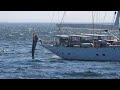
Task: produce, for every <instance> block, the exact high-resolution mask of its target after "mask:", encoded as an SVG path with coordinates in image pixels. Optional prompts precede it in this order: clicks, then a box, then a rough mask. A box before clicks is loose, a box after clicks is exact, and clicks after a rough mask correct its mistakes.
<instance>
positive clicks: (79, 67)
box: [0, 23, 120, 79]
mask: <svg viewBox="0 0 120 90" xmlns="http://www.w3.org/2000/svg"><path fill="white" fill-rule="evenodd" d="M34 31H35V32H37V34H38V36H39V37H40V38H42V39H46V40H49V41H50V40H52V38H51V37H52V36H53V35H55V34H57V32H58V29H57V27H56V26H55V24H51V25H50V24H45V23H0V79H119V78H120V62H112V61H106V62H100V61H78V60H72V61H69V60H63V59H61V58H60V57H58V56H56V55H54V54H53V53H51V52H50V51H48V50H46V49H45V48H43V47H41V46H40V45H39V44H38V45H37V47H36V51H35V59H34V60H33V59H32V57H31V50H32V32H34ZM78 32H79V33H81V32H83V33H84V32H87V31H85V30H84V31H83V30H78V31H76V30H73V31H72V30H71V31H67V30H64V31H63V33H78ZM90 32H91V31H90Z"/></svg>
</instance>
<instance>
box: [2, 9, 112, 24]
mask: <svg viewBox="0 0 120 90" xmlns="http://www.w3.org/2000/svg"><path fill="white" fill-rule="evenodd" d="M54 12H55V14H54V18H53V21H52V17H53V13H54ZM105 12H106V11H100V12H97V11H96V12H95V16H96V18H95V22H103V18H104V15H105ZM62 15H63V11H59V12H58V11H0V22H51V21H52V22H60V20H61V18H62ZM113 15H114V11H107V15H106V18H105V22H110V23H111V22H112V19H113ZM64 22H83V23H86V22H88V23H89V22H92V11H67V12H66V15H65V18H64Z"/></svg>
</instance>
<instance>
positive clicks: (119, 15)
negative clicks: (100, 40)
mask: <svg viewBox="0 0 120 90" xmlns="http://www.w3.org/2000/svg"><path fill="white" fill-rule="evenodd" d="M119 20H120V11H118V12H117V16H116V20H115V23H114V25H115V26H118V27H119Z"/></svg>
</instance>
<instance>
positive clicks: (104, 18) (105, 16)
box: [101, 11, 107, 30]
mask: <svg viewBox="0 0 120 90" xmlns="http://www.w3.org/2000/svg"><path fill="white" fill-rule="evenodd" d="M106 15H107V11H106V12H105V15H104V17H103V24H102V26H101V30H102V28H103V26H104V21H105V18H106Z"/></svg>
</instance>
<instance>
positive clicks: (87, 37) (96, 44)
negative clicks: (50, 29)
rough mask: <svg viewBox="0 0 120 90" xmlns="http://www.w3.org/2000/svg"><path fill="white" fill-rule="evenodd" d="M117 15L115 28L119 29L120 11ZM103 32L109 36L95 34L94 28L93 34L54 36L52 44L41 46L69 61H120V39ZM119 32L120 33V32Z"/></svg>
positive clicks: (43, 43) (44, 43)
mask: <svg viewBox="0 0 120 90" xmlns="http://www.w3.org/2000/svg"><path fill="white" fill-rule="evenodd" d="M116 14H117V16H116V19H115V23H114V26H118V27H119V17H120V11H118V12H117V13H115V15H116ZM59 28H60V27H59ZM102 31H104V32H106V33H108V34H109V35H104V34H95V33H94V27H93V34H77V35H76V34H75V35H73V34H72V35H64V34H63V35H61V34H59V35H55V36H54V37H55V38H54V41H52V42H49V43H46V42H44V41H42V44H41V46H43V47H44V48H46V49H48V50H50V51H51V52H52V53H54V54H55V55H57V56H59V57H61V58H63V59H67V60H99V61H108V60H113V61H120V37H117V36H116V35H114V34H113V33H111V32H110V30H107V29H106V30H102ZM118 31H119V33H120V30H118Z"/></svg>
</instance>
